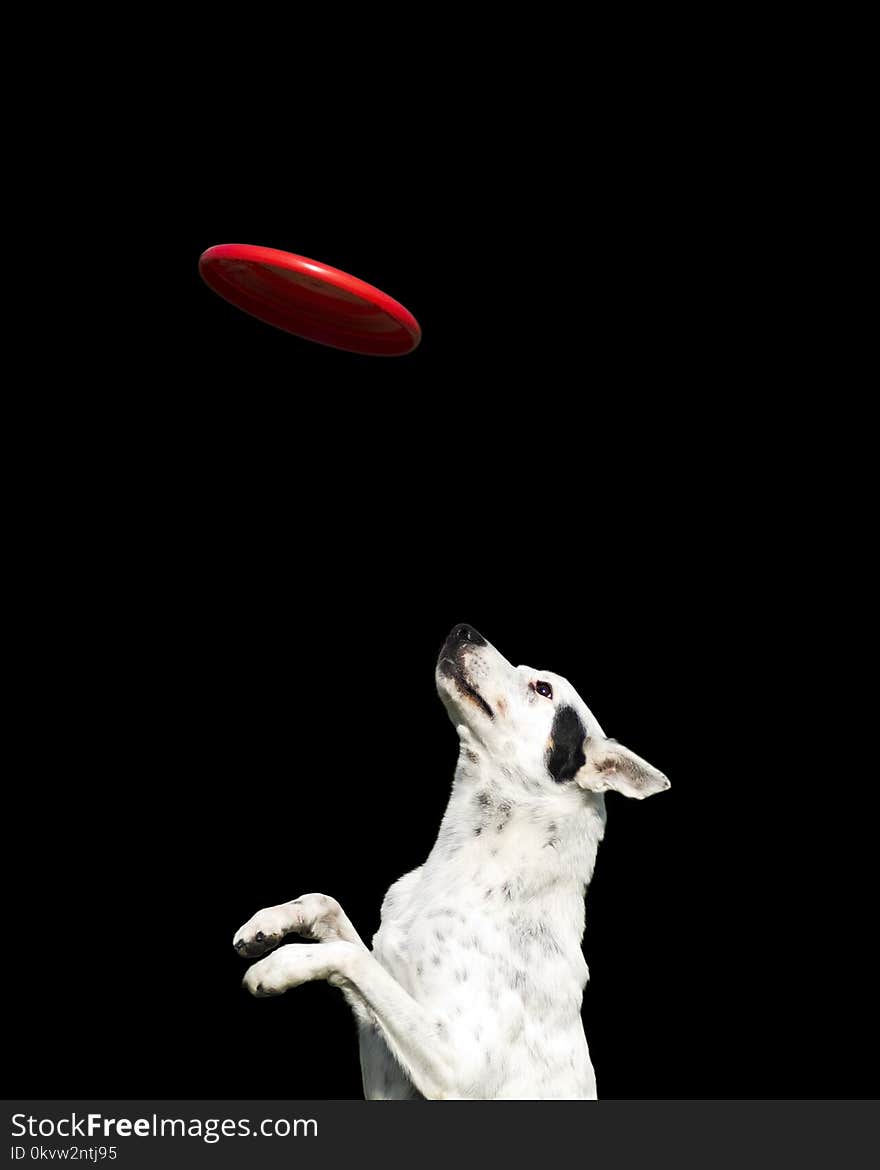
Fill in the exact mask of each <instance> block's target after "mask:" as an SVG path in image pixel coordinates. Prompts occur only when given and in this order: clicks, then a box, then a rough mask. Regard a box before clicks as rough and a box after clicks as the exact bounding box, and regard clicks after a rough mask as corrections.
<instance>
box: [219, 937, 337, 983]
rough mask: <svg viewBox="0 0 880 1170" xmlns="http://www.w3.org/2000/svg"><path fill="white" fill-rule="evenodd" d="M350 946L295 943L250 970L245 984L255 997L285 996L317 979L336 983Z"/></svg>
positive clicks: (261, 960)
mask: <svg viewBox="0 0 880 1170" xmlns="http://www.w3.org/2000/svg"><path fill="white" fill-rule="evenodd" d="M354 950H355V948H354V947H353V946H352V945H351V944H350V943H345V942H335V943H331V944H330V945H327V944H324V945H322V944H320V943H306V944H303V943H292V944H290V945H288V946H286V947H279V948H278V950H277V951H273V952H272V954H271V955H267V956H266V957H265V959H260V961H259V963H254V965H253V966H252V967H249V968H248V973H247V975H245V977H244V979H243V981H242V982H243V984H244V986H245V987H246V988H247V990H248V991H249V992H250V993H251V995H256V996H268V995H282V994H283V993H284V992H285V991H289V990H290V989H291V988H292V987H299V985H300V984H301V983H310V982H311V981H312V980H313V979H334V978H336V977H337V976H338V975H340V974H341V973H342V972H343V969H344V965H345V962H346V959H347V957H348V954H349V953H350V952H352V951H354Z"/></svg>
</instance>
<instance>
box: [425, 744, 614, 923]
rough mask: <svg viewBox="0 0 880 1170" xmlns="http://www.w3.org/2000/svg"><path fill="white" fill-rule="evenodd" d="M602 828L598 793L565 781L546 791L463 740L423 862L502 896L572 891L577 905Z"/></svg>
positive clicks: (549, 896) (514, 898) (447, 877)
mask: <svg viewBox="0 0 880 1170" xmlns="http://www.w3.org/2000/svg"><path fill="white" fill-rule="evenodd" d="M604 828H605V805H604V799H603V797H602V796H601V795H596V794H592V793H584V792H582V791H581V790H580V789H577V790H573V789H571V788H570V787H568V786H566V787H565V788H560V790H559V792H558V793H555V794H551V795H550V796H549V797H548V793H547V790H546V785H542V786H541V788H540V789H539V788H538V786H537V785H536V784H535V783H534V782H533V781H531V780H530V778H529V777H528V776H526V775H524V774H519V773H518V772H517V770H516V768H515V767H514V768H503V767H500V766H499V765H498V764H497V763H496V762H495V761H493V760H492V759H491V758H490V757H489V755H488V754H487V753H486V752H485V751H483V750H481V749H480V748H479V746H477V745H474V744H473V743H470V742H467V741H465V742H463V743H462V747H461V751H460V754H459V760H458V767H457V768H456V772H455V782H454V784H453V788H452V794H451V796H450V799H449V804H448V805H447V808H446V812H445V814H444V817H443V821H442V823H441V825H440V832H439V834H438V836H437V841H436V843H435V845H434V848H433V849H432V850H431V853H430V855H429V857H428V860H427V861H426V863H425V869H426V871H427V872H428V873H429V874H433V875H435V876H436V877H437V878H438V879H439V878H441V876H442V879H443V880H444V881H446V882H448V883H453V884H456V885H457V884H460V883H468V882H469V883H475V884H478V885H481V886H482V887H483V888H485V889H487V890H492V891H493V892H495V891H497V892H498V893H499V896H500V897H501V898H502V899H504V900H505V901H507V902H529V903H531V904H534V903H535V901H536V900H542V901H543V900H546V901H547V902H548V903H552V902H553V901H559V900H560V899H566V898H571V899H577V900H578V901H579V902H580V904H581V906H582V905H583V898H584V893H585V890H586V887H587V885H588V884H589V881H590V878H591V877H592V875H593V868H594V866H595V863H596V853H597V851H598V847H599V842H600V841H601V839H602V835H603V832H604ZM581 921H583V919H582V916H581ZM581 929H582V928H581Z"/></svg>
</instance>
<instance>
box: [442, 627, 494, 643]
mask: <svg viewBox="0 0 880 1170" xmlns="http://www.w3.org/2000/svg"><path fill="white" fill-rule="evenodd" d="M449 639H450V641H452V642H470V643H471V645H473V646H485V645H486V639H485V638H484V637H483V635H482V634H481V633H479V632H478V631H477V630H475V629H474V627H473V626H466V625H463V624H462V625H460V626H453V629H452V633H451V634H450V635H449Z"/></svg>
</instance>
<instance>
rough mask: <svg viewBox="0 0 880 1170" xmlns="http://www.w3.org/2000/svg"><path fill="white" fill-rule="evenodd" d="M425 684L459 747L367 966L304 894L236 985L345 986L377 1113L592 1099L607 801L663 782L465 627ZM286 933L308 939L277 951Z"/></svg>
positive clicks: (274, 990) (254, 938)
mask: <svg viewBox="0 0 880 1170" xmlns="http://www.w3.org/2000/svg"><path fill="white" fill-rule="evenodd" d="M436 683H437V690H438V692H439V695H440V698H441V699H442V701H443V703H444V705H445V707H446V709H447V711H448V713H449V716H450V718H451V719H452V722H453V723H454V725H455V728H456V731H457V732H458V736H459V740H460V747H459V758H458V764H457V767H456V771H455V780H454V783H453V787H452V794H451V796H450V800H449V804H448V806H447V809H446V812H445V814H444V816H443V820H442V822H441V825H440V831H439V833H438V836H437V841H436V843H435V844H434V847H433V849H432V850H431V852H430V854H429V855H428V858H427V860H426V861H425V862H424V864H423V865H421V866H419V868H418V869H415V870H413V871H412V873H408V874H406V875H405V876H404V877H402V878H401V879H400V880H399V881H397V882H395V883H394V885H393V886H392V887H391V888H390V889H389V891H388V893H387V894H386V896H385V900H384V902H383V904H382V918H381V925H380V927H379V930H378V932H377V933H376V935H375V936H374V938H373V949H372V952H370V950H369V949H368V948H367V947H366V945H365V944H364V943H363V942H362V941H361V939H360V938H359V936H358V934H357V931H356V930H355V929H354V927H353V926H352V924H351V922H349V920H348V918H347V917H346V915H345V913H344V912H343V910H342V908H341V907H340V905H339V904H338V902H336V901H334V899H332V898H329V897H327V896H326V895H324V894H306V895H304V896H303V897H301V898H296V899H294V901H292V902H287V903H284V904H283V905H280V906H273V907H271V908H270V909H267V910H261V911H260V912H259V913H257V914H255V915H254V917H253V918H251V919H250V920H249V921H248V922H247V923H245V925H244V926H243V927H242V928H241V929H240V930H239V931H238V933H237V934H236V936H235V938H234V940H233V945H234V947H235V948H236V950H237V951H238V953H239V954H240V955H243V956H246V957H252V956H256V955H259V954H263V953H264V952H266V951H270V952H271V953H269V954H268V955H267V956H266V957H265V958H263V959H261V960H260V961H259V962H257V963H254V964H253V965H252V966H251V967H250V968H249V970H248V972H247V974H246V975H245V978H244V985H245V987H246V988H247V989H248V991H250V992H251V993H252V994H253V995H255V996H274V995H280V994H282V993H283V992H285V991H289V990H290V989H291V988H293V987H298V986H299V985H300V984H301V983H307V982H309V981H311V980H315V979H325V980H327V981H328V982H329V983H331V984H333V985H334V986H336V987H339V988H340V989H341V991H342V993H343V995H344V996H345V998H346V999H347V1001H348V1003H349V1004H350V1005H351V1007H352V1009H353V1011H354V1014H355V1017H356V1019H357V1023H358V1030H359V1038H360V1056H361V1071H362V1074H363V1084H364V1095H365V1096H366V1097H367V1098H368V1099H371V1100H403V1099H411V1098H428V1099H432V1100H442V1099H447V1100H450V1099H479V1100H489V1099H494V1100H501V1099H518V1100H524V1099H575V1100H589V1099H595V1098H596V1095H597V1094H596V1078H595V1074H594V1071H593V1065H592V1062H591V1060H590V1054H589V1050H588V1047H587V1040H586V1036H585V1034H584V1029H583V1023H582V1020H581V1001H582V998H583V991H584V987H585V986H586V983H587V978H588V971H587V964H586V962H585V961H584V956H583V953H582V951H581V939H582V938H583V933H584V895H585V892H586V888H587V885H588V884H589V882H590V878H591V877H592V874H593V867H594V865H595V861H596V853H597V850H598V846H599V842H600V841H601V840H602V837H603V834H604V831H605V797H604V793H605V792H608V791H615V792H620V793H622V794H623V795H625V796H631V797H636V798H638V799H641V798H643V797H646V796H650V795H652V794H653V793H655V792H661V791H663V790H664V789H667V788H668V787H669V781H668V780H667V778H666V777H665V776H664V775H663V774H662V773H661V772H658V771H657V770H656V769H655V768H652V767H651V765H650V764H648V763H646V762H645V760H643V759H641V758H640V757H639V756H637V755H635V754H634V753H633V752H631V751H629V750H628V749H627V748H625V747H623V746H622V745H621V744H619V743H616V742H615V741H614V740H613V739H608V738H606V736H605V734H604V732H603V731H602V728H601V727H600V726H599V723H598V722H597V720H596V718H595V716H594V715H593V714H592V712H591V711H590V710H589V708H588V707H587V706H586V704H585V703H584V702H583V700H582V699H581V698H580V697H579V696H578V694H577V693H576V692H575V690H574V688H573V687H572V686H571V685H570V683H568V682H566V680H565V679H564V678H560V677H559V675H556V674H550V673H548V672H546V671H539V670H532V669H531V668H529V667H527V666H518V667H514V666H512V665H511V664H510V663H509V662H508V661H507V659H506V658H504V657H503V656H502V655H501V654H500V653H499V652H498V651H497V650H496V649H495V648H494V646H492V645H491V644H490V643H489V642H487V641H486V639H485V638H484V637H482V635H481V634H479V633H478V632H477V631H476V630H475V629H474V628H473V627H472V626H468V625H457V626H455V627H454V628H453V630H452V632H451V633H450V635H449V637H448V638H447V639H446V641H445V643H444V644H443V647H442V649H441V651H440V656H439V658H438V661H437V668H436ZM290 934H297V935H301V936H304V937H305V938H307V939H311V940H313V941H312V943H311V944H305V945H304V944H302V943H299V944H294V945H287V946H280V947H278V946H277V944H278V943H280V942H281V940H282V939H283V938H284V937H285V935H290ZM275 947H277V949H272V948H275Z"/></svg>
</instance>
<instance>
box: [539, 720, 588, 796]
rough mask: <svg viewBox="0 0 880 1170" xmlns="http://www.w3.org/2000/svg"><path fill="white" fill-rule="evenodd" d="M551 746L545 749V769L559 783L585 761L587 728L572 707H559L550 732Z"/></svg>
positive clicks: (573, 773) (570, 776) (571, 774)
mask: <svg viewBox="0 0 880 1170" xmlns="http://www.w3.org/2000/svg"><path fill="white" fill-rule="evenodd" d="M550 738H551V741H552V746H551V747H550V748H549V749H548V751H547V756H546V761H547V771H548V772H549V773H550V775H551V776H552V777H553V779H554V780H555V781H556V782H557V784H561V783H562V782H563V781H565V780H571V779H572V777H573V776H575V774H576V773H577V772H578V771H579V770H580V769H581V768H582V767H583V766H584V764H585V763H586V760H587V758H586V756H585V755H584V742H585V740H586V738H587V729H586V728H585V727H584V725H583V723H581V719H580V716H579V715H578V713H577V711H575V709H574V707H560V708H559V710H558V711H557V712H556V718H555V719H554V720H553V729H552V731H551V732H550Z"/></svg>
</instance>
